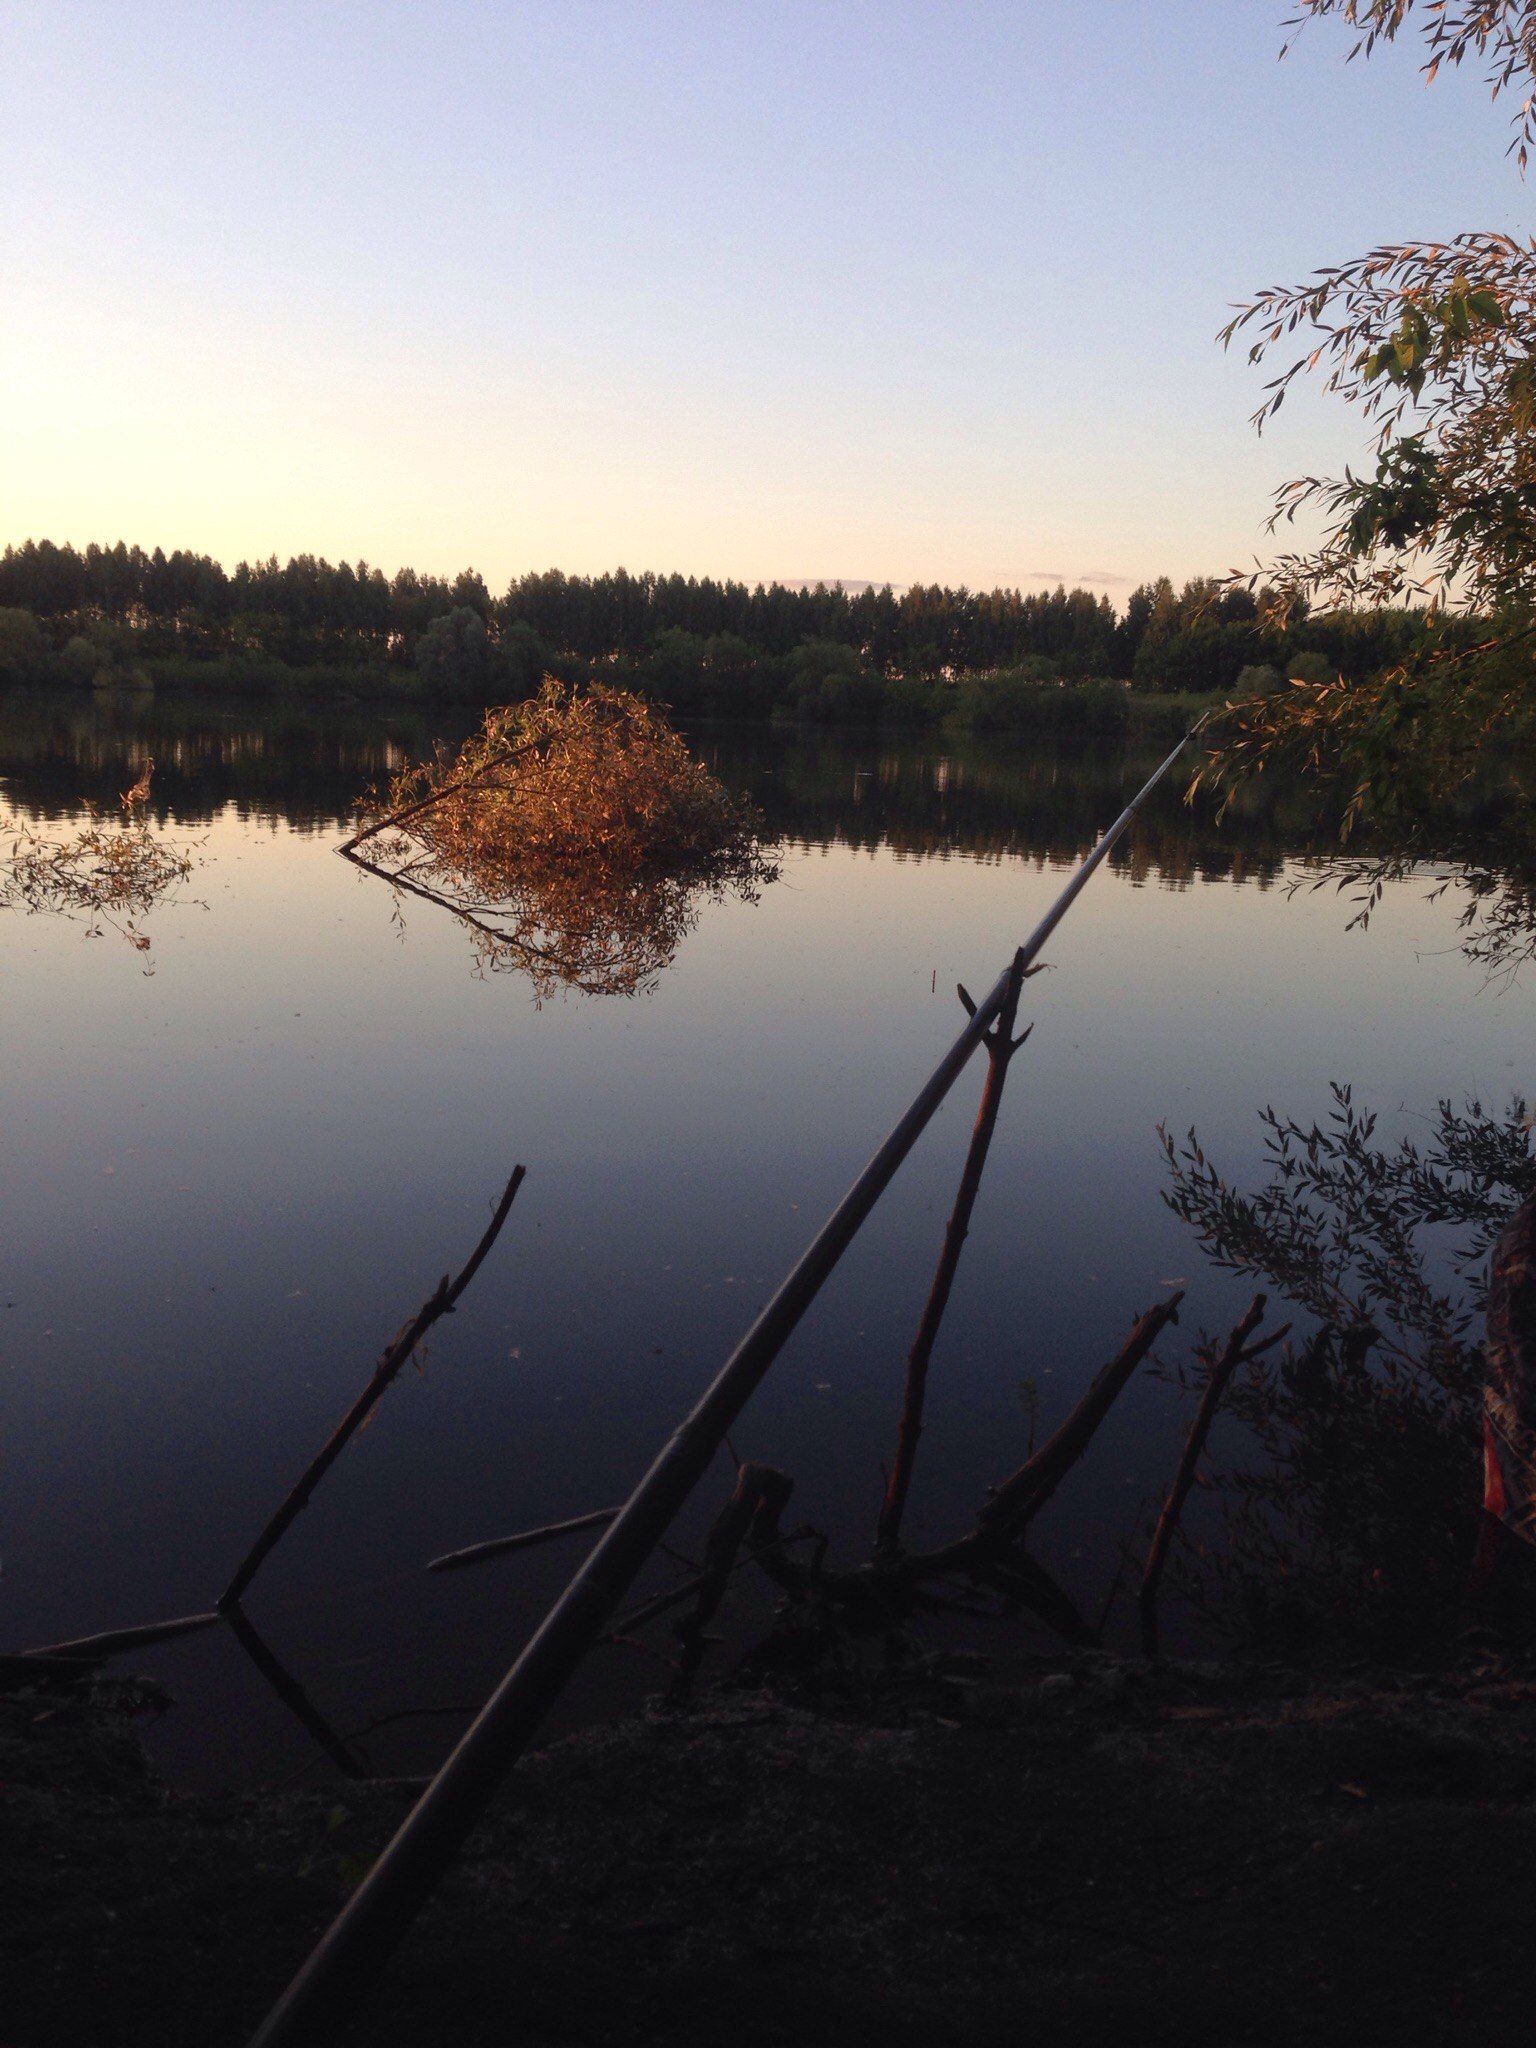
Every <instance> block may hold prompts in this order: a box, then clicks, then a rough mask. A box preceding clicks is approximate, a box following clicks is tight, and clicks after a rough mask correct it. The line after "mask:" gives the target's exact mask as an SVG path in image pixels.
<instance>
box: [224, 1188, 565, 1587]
mask: <svg viewBox="0 0 1536 2048" xmlns="http://www.w3.org/2000/svg"><path fill="white" fill-rule="evenodd" d="M524 1175H525V1169H524V1168H523V1167H521V1166H517V1167H514V1168H513V1170H512V1178H511V1179H510V1180H509V1181H508V1182H507V1185H506V1188H505V1190H504V1192H503V1194H502V1197H501V1200H500V1201H499V1202H498V1203H497V1204H496V1210H495V1213H494V1215H493V1216H492V1217H491V1220H490V1223H489V1225H488V1226H487V1228H486V1232H485V1235H484V1236H483V1237H482V1238H481V1240H480V1242H479V1243H478V1244H477V1245H476V1246H475V1249H474V1251H473V1252H472V1253H471V1254H470V1256H469V1260H468V1262H467V1263H466V1265H465V1266H464V1269H463V1271H462V1272H461V1273H460V1274H459V1276H458V1278H457V1279H456V1280H452V1281H450V1280H449V1278H448V1275H447V1274H446V1273H445V1274H444V1275H443V1277H442V1279H441V1280H440V1281H439V1282H438V1284H437V1287H436V1288H435V1290H434V1291H433V1292H432V1293H431V1294H430V1295H429V1296H428V1297H427V1299H426V1300H425V1301H424V1302H423V1303H422V1305H421V1307H420V1308H419V1309H418V1310H417V1311H416V1313H415V1315H414V1316H412V1317H411V1319H410V1321H409V1322H408V1323H406V1324H405V1325H404V1327H403V1328H402V1329H401V1330H400V1332H399V1334H398V1335H397V1336H396V1337H395V1338H394V1340H393V1341H392V1342H391V1343H390V1344H388V1345H387V1346H386V1347H385V1349H384V1351H383V1353H382V1355H381V1356H380V1359H379V1362H378V1364H377V1365H376V1366H375V1367H374V1369H373V1372H372V1374H371V1376H370V1378H369V1380H368V1384H367V1385H366V1386H365V1387H364V1388H363V1391H362V1392H361V1394H359V1395H358V1397H357V1399H356V1400H355V1401H354V1402H353V1404H352V1406H351V1407H350V1408H349V1409H348V1410H347V1412H346V1414H345V1415H344V1416H343V1417H342V1419H341V1421H340V1422H339V1423H338V1424H337V1425H336V1428H335V1429H334V1430H333V1431H332V1433H331V1435H330V1436H329V1437H328V1438H327V1440H326V1442H325V1444H324V1445H323V1446H322V1447H321V1449H320V1451H319V1452H318V1454H317V1455H316V1456H315V1457H314V1458H313V1459H312V1460H311V1461H310V1463H309V1465H308V1467H307V1468H306V1469H305V1472H304V1476H303V1478H302V1479H300V1481H299V1483H298V1484H297V1486H295V1487H294V1488H293V1489H292V1491H291V1492H290V1493H289V1494H288V1496H287V1498H286V1499H285V1500H284V1502H283V1504H282V1506H281V1507H280V1508H279V1509H278V1511H277V1513H276V1514H275V1515H274V1516H273V1517H272V1519H271V1521H270V1522H268V1524H267V1526H266V1527H265V1528H264V1529H263V1530H262V1532H261V1534H260V1535H259V1536H258V1537H257V1539H256V1541H255V1542H254V1543H253V1544H252V1545H251V1548H250V1550H249V1551H248V1552H247V1553H246V1556H245V1561H244V1562H243V1563H242V1565H241V1566H240V1569H239V1570H238V1571H237V1572H236V1573H235V1575H234V1577H233V1578H232V1579H231V1580H230V1582H229V1584H228V1586H227V1587H226V1588H225V1590H224V1592H223V1594H222V1595H221V1597H220V1599H219V1612H220V1613H221V1614H228V1613H229V1612H230V1610H231V1609H232V1608H234V1607H237V1606H238V1605H239V1603H240V1601H241V1599H242V1598H243V1597H244V1594H245V1592H246V1589H247V1587H248V1586H249V1585H250V1583H251V1581H252V1579H254V1578H255V1576H256V1574H257V1572H258V1571H259V1570H260V1569H261V1566H262V1564H263V1562H264V1561H265V1559H266V1558H267V1557H268V1556H269V1555H270V1553H271V1552H272V1551H273V1550H274V1549H275V1548H276V1546H277V1545H278V1543H279V1542H281V1540H282V1538H283V1536H284V1535H285V1534H286V1533H287V1531H288V1529H289V1528H290V1527H291V1525H292V1524H293V1522H294V1521H295V1520H296V1519H297V1518H298V1516H299V1515H300V1514H301V1513H302V1511H303V1510H304V1509H305V1508H306V1507H307V1506H308V1505H309V1500H310V1496H311V1495H312V1494H313V1492H314V1490H315V1488H316V1487H317V1486H318V1485H319V1484H320V1481H321V1480H322V1479H323V1478H324V1477H325V1475H326V1473H327V1472H329V1470H330V1469H331V1467H332V1465H334V1464H335V1462H336V1460H337V1459H338V1458H339V1457H340V1456H341V1454H342V1452H343V1451H344V1450H345V1449H346V1447H347V1445H348V1444H349V1443H350V1442H351V1440H352V1438H353V1437H354V1436H356V1434H357V1432H358V1430H359V1429H361V1428H362V1426H363V1424H364V1423H365V1422H366V1421H367V1419H368V1417H369V1416H370V1415H371V1414H372V1413H373V1410H374V1409H375V1407H376V1406H377V1405H378V1403H379V1401H380V1400H381V1399H382V1397H383V1395H384V1393H385V1391H386V1390H387V1388H388V1387H389V1386H390V1384H391V1383H392V1382H393V1380H394V1379H395V1377H396V1375H397V1374H398V1373H399V1371H400V1369H401V1367H402V1366H403V1365H404V1364H405V1363H406V1361H407V1359H408V1358H409V1357H410V1356H411V1354H412V1352H413V1351H414V1350H415V1349H416V1347H417V1345H418V1344H419V1343H420V1342H421V1340H422V1338H423V1337H425V1336H426V1334H427V1332H428V1331H429V1330H430V1329H431V1328H432V1325H433V1324H434V1323H435V1322H436V1321H437V1320H438V1318H439V1317H440V1316H445V1315H451V1314H452V1313H453V1309H454V1305H455V1303H456V1302H457V1301H458V1299H459V1297H460V1295H461V1294H463V1292H464V1290H465V1288H466V1287H467V1286H468V1285H469V1283H470V1281H471V1280H473V1279H474V1277H475V1275H476V1273H478V1272H479V1270H480V1266H481V1262H482V1261H483V1260H484V1258H485V1256H486V1254H487V1252H489V1250H490V1248H491V1246H492V1245H493V1244H494V1243H495V1242H496V1239H497V1238H498V1236H499V1235H500V1234H501V1226H502V1225H503V1223H505V1222H506V1220H507V1212H508V1211H509V1210H510V1209H511V1207H512V1204H513V1201H514V1200H515V1199H516V1196H517V1191H518V1189H519V1188H520V1187H521V1186H522V1184H523V1179H524Z"/></svg>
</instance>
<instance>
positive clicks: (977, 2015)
mask: <svg viewBox="0 0 1536 2048" xmlns="http://www.w3.org/2000/svg"><path fill="white" fill-rule="evenodd" d="M133 1699H134V1695H133V1693H132V1691H131V1690H130V1691H128V1692H127V1693H124V1692H123V1691H122V1690H121V1689H118V1688H113V1689H110V1690H108V1691H106V1692H105V1693H102V1694H99V1695H96V1696H94V1697H90V1698H86V1697H74V1696H59V1697H55V1696H49V1695H47V1694H45V1693H40V1692H34V1693H26V1694H16V1693H13V1694H11V1695H10V1696H9V1697H8V1698H6V1699H5V1700H4V1701H3V1702H0V1816H3V1835H0V1901H3V1934H0V1944H3V1945H0V1974H3V1979H4V1984H5V1997H4V2011H3V2016H0V2041H3V2043H4V2044H5V2048H55V2044H65V2043H69V2044H72V2048H98V2044H100V2048H106V2044H109V2043H110V2044H113V2048H123V2044H135V2043H139V2042H144V2043H149V2042H154V2043H156V2044H160V2048H181V2044H187V2048H191V2044H194V2043H195V2044H197V2048H219V2044H224V2043H229V2044H231V2048H235V2044H238V2043H240V2042H241V2041H242V2040H243V2039H244V2037H245V2034H246V2033H247V2032H248V2030H249V2029H250V2028H251V2027H252V2026H253V2025H254V2023H255V2022H256V2020H257V2019H258V2018H259V2017H260V2015H261V2014H262V2012H263V2011H264V2010H265V2009H266V2007H267V2006H268V2004H269V2003H270V2002H271V2000H272V1999H273V1997H274V1996H275V1995H276V1994H277V1992H278V1991H279V1989H280V1988H281V1987H282V1985H283V1983H284V1982H285V1981H286V1980H287V1978H288V1976H289V1975H290V1974H291V1973H292V1971H293V1969H294V1968H295V1967H296V1966H297V1964H298V1963H299V1962H300V1960H301V1959H302V1957H303V1956H304V1954H305V1953H306V1951H307V1949H308V1947H309V1945H310V1944H311V1942H312V1941H313V1939H314V1938H315V1936H316V1935H317V1934H318V1933H319V1932H320V1930H321V1928H322V1927H323V1926H324V1925H325V1923H326V1922H327V1921H328V1919H329V1918H330V1916H331V1915H332V1913H333V1912H334V1911H335V1909H336V1907H337V1906H338V1904H339V1903H340V1902H341V1900H342V1899H343V1898H344V1896H345V1895H346V1892H347V1889H348V1888H349V1886H350V1885H351V1884H353V1883H355V1882H356V1880H357V1878H358V1876H359V1875H360V1873H361V1871H362V1870H363V1869H364V1868H365V1867H366V1864H367V1860H368V1858H369V1857H370V1856H371V1855H372V1854H373V1853H374V1852H375V1851H376V1850H377V1848H378V1847H379V1845H380V1844H381V1842H382V1841H383V1840H384V1839H385V1838H386V1836H387V1835H388V1833H389V1831H390V1830H391V1828H392V1827H393V1826H394V1824H395V1823H396V1822H397V1821H398V1820H399V1818H400V1817H401V1815H402V1814H403V1813H404V1811H405V1810H406V1808H407V1806H408V1805H409V1803H410V1800H411V1797H412V1788H411V1787H410V1786H408V1785H401V1784H393V1785H392V1784H388V1783H382V1784H377V1785H370V1786H365V1787H361V1788H360V1787H355V1786H343V1787H340V1788H331V1789H328V1790H325V1791H320V1792H305V1793H290V1794H280V1793H272V1794H265V1795H263V1794H252V1795H242V1796H238V1797H229V1798H222V1799H218V1798H208V1797H202V1796H191V1795H186V1794H181V1793H175V1792H172V1791H169V1790H167V1789H166V1788H165V1787H164V1786H162V1785H160V1784H159V1783H157V1782H156V1780H155V1778H154V1777H153V1775H152V1774H151V1772H150V1771H149V1769H148V1767H147V1766H146V1764H145V1762H144V1758H143V1755H142V1753H141V1751H140V1750H139V1747H138V1744H137V1741H136V1739H135V1737H134V1734H133V1731H132V1727H131V1725H130V1723H129V1721H128V1719H127V1717H126V1716H125V1714H124V1712H123V1711H122V1710H123V1708H124V1706H125V1705H131V1704H132V1703H133ZM1533 1737H1536V1665H1532V1664H1528V1663H1527V1664H1521V1665H1516V1664H1513V1663H1508V1662H1504V1661H1501V1660H1500V1659H1498V1658H1496V1657H1485V1658H1484V1660H1483V1661H1482V1662H1480V1663H1479V1662H1472V1663H1468V1664H1465V1665H1463V1666H1462V1667H1461V1668H1459V1669H1458V1670H1456V1671H1455V1672H1452V1673H1423V1674H1409V1675H1401V1674H1398V1675H1392V1676H1387V1675H1384V1674H1380V1673H1375V1674H1371V1673H1359V1674H1352V1675H1349V1676H1347V1677H1344V1678H1341V1679H1334V1680H1330V1681H1328V1682H1326V1683H1320V1682H1317V1681H1313V1682H1310V1683H1308V1682H1304V1681H1302V1680H1300V1679H1298V1678H1296V1677H1294V1676H1292V1675H1288V1674H1286V1673H1285V1672H1282V1671H1278V1670H1273V1669H1270V1670H1266V1671H1263V1672H1258V1673H1252V1672H1250V1673H1246V1674H1243V1673H1237V1672H1233V1671H1229V1670H1223V1669H1221V1668H1218V1667H1214V1666H1179V1667H1174V1668H1170V1669H1165V1670H1161V1671H1157V1672H1153V1671H1151V1670H1149V1669H1148V1668H1147V1667H1145V1666H1139V1665H1136V1664H1128V1663H1123V1662H1118V1661H1116V1660H1114V1659H1110V1658H1107V1657H1103V1656H1098V1655H1081V1656H1074V1657H1071V1658H1063V1659H1053V1660H1050V1661H1049V1662H1041V1663H1039V1664H1037V1665H1033V1666H1031V1667H1029V1668H1028V1669H1027V1670H1025V1671H1023V1672H1022V1673H1020V1674H1017V1682H1014V1683H1010V1684H1009V1685H1007V1686H1003V1685H1000V1684H995V1683H992V1682H990V1681H989V1680H988V1679H987V1677H986V1675H985V1674H984V1673H983V1672H982V1671H980V1670H979V1669H977V1668H974V1667H962V1668H959V1669H953V1668H952V1669H949V1670H937V1669H932V1668H930V1669H926V1670H924V1671H923V1672H921V1673H919V1674H917V1675H915V1676H912V1677H910V1678H908V1679H906V1680H904V1681H903V1682H902V1683H901V1684H900V1685H899V1686H894V1687H893V1688H892V1689H891V1690H890V1691H889V1693H888V1694H887V1696H886V1697H884V1698H883V1699H880V1700H878V1701H875V1702H865V1703H864V1704H863V1706H862V1707H861V1708H860V1710H859V1712H858V1713H857V1714H851V1713H848V1712H846V1711H844V1712H842V1713H836V1712H825V1711H817V1712H812V1711H810V1710H808V1709H806V1708H804V1707H801V1706H796V1705H791V1704H788V1703H786V1702H785V1701H784V1700H782V1699H779V1698H776V1697H771V1696H768V1695H761V1694H751V1695H747V1694H729V1695H716V1696H715V1697H714V1698H713V1699H711V1700H710V1701H708V1702H707V1703H706V1704H704V1705H703V1706H702V1707H700V1708H698V1709H696V1710H694V1711H691V1712H688V1713H685V1714H665V1715H663V1714H654V1715H650V1716H642V1717H639V1718H637V1719H635V1720H632V1721H629V1722H625V1723H622V1724H620V1725H618V1726H615V1727H612V1728H607V1729H599V1730H594V1731H589V1732H587V1733H585V1734H582V1735H579V1736H575V1737H572V1738H570V1739H568V1740H566V1741H563V1742H560V1743H558V1744H555V1745H553V1746H552V1747H550V1748H549V1749H546V1750H544V1751H542V1752H541V1753H539V1754H538V1755H536V1756H534V1757H532V1758H530V1759H528V1761H527V1762H526V1763H525V1765H524V1766H522V1767H521V1768H520V1769H519V1771H518V1773H517V1775H516V1777H515V1779H514V1781H513V1783H512V1785H511V1787H510V1788H509V1789H508V1791H507V1793H506V1794H505V1795H504V1797H503V1798H502V1800H501V1801H500V1803H499V1805H498V1807H497V1809H496V1811H495V1813H494V1815H493V1816H492V1817H491V1819H490V1821H489V1822H488V1823H487V1825H486V1826H485V1827H484V1828H483V1829H482V1831H481V1833H480V1834H479V1835H478V1836H477V1838H476V1839H475V1842H474V1844H473V1847H472V1851H471V1853H470V1854H469V1855H468V1856H467V1857H466V1859H465V1860H464V1862H463V1863H462V1865H461V1866H460V1868H459V1869H458V1871H457V1872H456V1873H455V1874H454V1876H453V1878H452V1879H451V1881H450V1883H449V1884H448V1885H447V1886H445V1888H444V1890H443V1892H442V1894H441V1896H440V1898H439V1900H438V1901H437V1903H436V1904H435V1905H434V1906H433V1908H432V1909H431V1910H430V1912H429V1914H428V1915H427V1917H426V1918H425V1919H424V1920H423V1922H422V1923H421V1925H420V1926H419V1927H418V1929H417V1931H416V1934H415V1936H414V1937H413V1939H412V1940H411V1941H410V1943H409V1944H408V1946H407V1948H406V1949H405V1950H404V1951H403V1952H402V1954H401V1955H400V1957H399V1958H398V1959H397V1962H396V1964H395V1966H394V1968H393V1969H392V1971H391V1974H390V1977H389V1979H388V1982H387V1985H386V1987H385V1989H384V1990H383V1992H382V1993H381V1995H379V1996H378V1997H377V1998H376V2000H375V2001H374V2003H373V2004H372V2005H371V2006H370V2008H369V2009H368V2012H367V2015H366V2018H365V2021H364V2023H362V2024H360V2025H359V2026H358V2027H357V2028H356V2029H354V2032H353V2035H352V2036H351V2038H353V2039H356V2040H357V2041H359V2042H362V2041H367V2042H369V2043H370V2044H374V2048H390V2044H394V2043H402V2044H403V2043H406V2042H410V2043H413V2044H423V2043H432V2044H436V2043H439V2042H441V2043H445V2044H446V2043H462V2044H465V2048H478V2044H481V2043H486V2044H489V2043H493V2042H494V2043H503V2042H507V2041H511V2040H517V2041H518V2042H527V2043H531V2044H536V2048H545V2044H548V2048H555V2044H562V2048H563V2044H573V2048H574V2044H585V2043H589V2042H590V2043H599V2042H602V2043H620V2044H622V2043H642V2042H643V2043H650V2042H660V2041H666V2042H669V2043H672V2044H682V2048H691V2044H694V2043H698V2044H703V2043H705V2042H709V2043H711V2044H714V2043H720V2042H732V2041H734V2042H738V2043H742V2044H758V2043H762V2044H768V2043H781V2042H782V2043H797V2044H820V2043H832V2042H834V2041H835V2042H838V2043H844V2042H848V2041H853V2040H860V2039H863V2038H868V2037H871V2036H872V2035H873V2034H875V2033H876V2032H877V2031H878V2033H879V2035H880V2036H881V2037H882V2038H883V2040H884V2041H886V2042H889V2043H897V2044H906V2043H912V2044H916V2043H918V2042H923V2043H939V2044H948V2043H955V2044H959V2043H961V2042H965V2043H991V2042H994V2041H995V2042H997V2043H1003V2042H1008V2043H1010V2044H1013V2043H1018V2042H1021V2041H1025V2042H1039V2043H1056V2042H1063V2043H1065V2042H1067V2041H1069V2040H1070V2041H1074V2042H1096V2041H1100V2040H1104V2041H1108V2040H1111V2039H1114V2038H1119V2037H1124V2038H1127V2039H1134V2040H1137V2041H1140V2042H1149V2041H1150V2042H1163V2041H1167V2042H1174V2041H1178V2042H1180V2043H1182V2044H1190V2043H1203V2042H1210V2043H1212V2044H1215V2043H1223V2044H1226V2043H1234V2042H1263V2043H1269V2042H1274V2043H1280V2042H1286V2043H1297V2042H1301V2043H1306V2042H1332V2041H1344V2040H1355V2039H1366V2040H1370V2039H1381V2038H1389V2037H1391V2038H1396V2039H1397V2040H1399V2041H1406V2042H1446V2043H1450V2042H1453V2041H1455V2042H1460V2041H1465V2040H1469V2039H1476V2040H1477V2041H1479V2043H1481V2044H1502V2043H1504V2042H1509V2043H1514V2042H1516V2041H1519V2042H1521V2043H1525V2042H1526V2041H1528V2039H1529V2035H1530V2026H1531V2012H1532V2007H1533V2003H1536V1998H1533V1992H1536V1985H1533V1975H1536V1966H1533V1961H1532V1955H1533V1943H1532V1933H1531V1930H1532V1927H1533V1925H1536V1741H1533Z"/></svg>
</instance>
